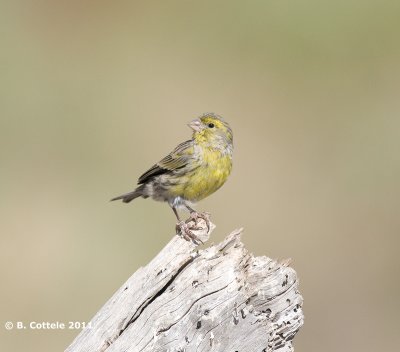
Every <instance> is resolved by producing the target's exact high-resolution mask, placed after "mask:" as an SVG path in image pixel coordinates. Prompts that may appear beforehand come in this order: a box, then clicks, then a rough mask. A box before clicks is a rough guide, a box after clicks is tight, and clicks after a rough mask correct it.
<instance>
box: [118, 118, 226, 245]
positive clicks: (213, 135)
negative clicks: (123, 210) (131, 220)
mask: <svg viewBox="0 0 400 352" xmlns="http://www.w3.org/2000/svg"><path fill="white" fill-rule="evenodd" d="M188 126H189V127H191V128H192V130H193V135H192V139H190V140H188V141H186V142H183V143H181V144H179V145H178V146H177V147H176V148H175V149H174V150H173V151H172V152H171V153H169V154H168V155H167V156H166V157H165V158H163V159H162V160H161V161H159V162H158V163H157V164H155V165H154V166H152V167H151V168H150V169H149V170H147V171H146V172H145V173H144V174H143V175H142V176H140V177H139V180H138V185H139V186H138V187H137V188H136V189H135V190H134V191H132V192H129V193H125V194H122V195H120V196H118V197H115V198H113V199H111V200H112V201H113V200H118V199H122V201H123V202H124V203H129V202H130V201H132V200H133V199H135V198H138V197H142V198H149V197H151V198H153V199H154V200H158V201H163V202H168V204H169V205H170V206H171V208H172V210H173V211H174V213H175V215H176V218H177V219H178V223H177V231H178V230H180V232H181V234H182V235H183V237H185V238H186V239H188V238H191V239H192V240H194V241H195V240H196V239H195V236H194V234H193V232H191V231H190V229H189V227H188V225H187V223H186V222H185V221H181V219H180V218H179V215H178V212H177V208H182V207H183V208H186V209H187V210H189V211H190V213H191V218H193V219H197V218H199V217H201V218H203V219H204V220H205V221H206V223H207V226H209V220H208V216H207V214H206V213H198V212H196V211H195V210H194V209H193V208H191V206H192V205H193V204H195V203H196V202H198V201H199V200H201V199H203V198H205V197H208V196H209V195H210V194H212V193H214V192H215V191H216V190H218V189H219V188H220V187H221V186H222V185H223V184H224V183H225V181H226V180H227V178H228V176H229V174H230V173H231V170H232V153H233V134H232V129H231V128H230V127H229V125H228V123H227V122H225V121H224V120H223V119H222V117H221V116H218V115H215V114H212V113H207V114H204V115H202V116H201V117H199V118H197V119H194V120H193V121H192V122H190V123H189V124H188Z"/></svg>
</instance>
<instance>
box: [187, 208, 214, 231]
mask: <svg viewBox="0 0 400 352" xmlns="http://www.w3.org/2000/svg"><path fill="white" fill-rule="evenodd" d="M210 216H211V214H210V213H207V212H203V213H199V212H197V211H192V212H191V213H190V219H193V220H194V221H195V223H196V228H198V229H199V230H200V229H202V228H201V227H200V228H199V227H197V219H203V220H204V221H205V223H206V225H207V232H209V231H210V228H211V222H210Z"/></svg>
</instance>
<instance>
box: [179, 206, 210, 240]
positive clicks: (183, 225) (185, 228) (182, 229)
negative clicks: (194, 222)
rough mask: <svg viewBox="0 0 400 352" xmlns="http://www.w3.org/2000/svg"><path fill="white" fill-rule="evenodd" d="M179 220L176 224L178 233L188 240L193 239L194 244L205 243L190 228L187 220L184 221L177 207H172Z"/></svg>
mask: <svg viewBox="0 0 400 352" xmlns="http://www.w3.org/2000/svg"><path fill="white" fill-rule="evenodd" d="M172 210H173V211H174V214H175V216H176V218H177V219H178V222H177V224H176V227H175V230H176V234H177V235H179V234H180V235H181V236H182V237H183V238H184V239H185V240H186V241H193V243H194V244H199V243H203V241H202V240H200V239H199V238H198V237H197V236H196V235H195V234H194V233H193V232H192V231H191V229H190V227H189V225H188V224H187V222H186V221H182V220H181V219H180V218H179V215H178V212H177V210H176V208H175V207H172Z"/></svg>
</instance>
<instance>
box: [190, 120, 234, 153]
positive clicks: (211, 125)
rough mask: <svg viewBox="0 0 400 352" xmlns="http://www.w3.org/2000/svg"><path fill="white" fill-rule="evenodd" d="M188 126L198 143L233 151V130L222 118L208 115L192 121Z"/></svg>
mask: <svg viewBox="0 0 400 352" xmlns="http://www.w3.org/2000/svg"><path fill="white" fill-rule="evenodd" d="M188 126H189V127H190V128H191V129H192V130H193V139H194V140H195V141H196V142H197V143H199V144H201V145H206V146H208V147H211V148H215V149H221V150H224V149H225V148H229V150H230V151H231V150H232V148H233V134H232V129H231V128H230V126H229V125H228V123H227V122H226V121H224V120H223V118H222V117H221V116H218V115H215V114H213V113H207V114H204V115H202V116H200V117H199V118H197V119H194V120H193V121H191V122H190V123H189V125H188Z"/></svg>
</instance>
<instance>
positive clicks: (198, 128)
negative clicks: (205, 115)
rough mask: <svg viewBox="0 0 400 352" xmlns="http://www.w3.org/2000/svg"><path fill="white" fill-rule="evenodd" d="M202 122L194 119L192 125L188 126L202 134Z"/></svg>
mask: <svg viewBox="0 0 400 352" xmlns="http://www.w3.org/2000/svg"><path fill="white" fill-rule="evenodd" d="M201 125H202V124H201V121H200V120H199V119H194V120H193V121H191V122H190V123H188V126H189V127H190V128H191V129H192V130H193V131H196V132H200V131H201V130H202V128H201V127H202V126H201Z"/></svg>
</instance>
